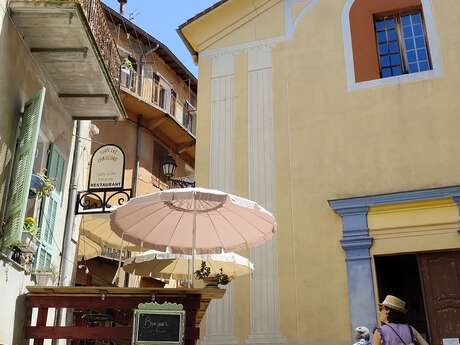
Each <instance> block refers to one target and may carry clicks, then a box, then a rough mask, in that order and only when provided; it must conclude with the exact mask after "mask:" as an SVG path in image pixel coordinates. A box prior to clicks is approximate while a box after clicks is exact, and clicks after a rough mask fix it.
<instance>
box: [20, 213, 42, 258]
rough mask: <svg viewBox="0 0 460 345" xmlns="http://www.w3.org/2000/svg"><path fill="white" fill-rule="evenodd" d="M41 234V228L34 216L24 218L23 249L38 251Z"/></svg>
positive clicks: (32, 251) (31, 251)
mask: <svg viewBox="0 0 460 345" xmlns="http://www.w3.org/2000/svg"><path fill="white" fill-rule="evenodd" d="M39 235H40V228H39V227H38V225H37V221H36V220H35V218H34V217H26V219H24V225H23V231H22V237H21V240H22V247H21V248H23V251H26V252H30V253H35V252H36V251H37V240H38V236H39Z"/></svg>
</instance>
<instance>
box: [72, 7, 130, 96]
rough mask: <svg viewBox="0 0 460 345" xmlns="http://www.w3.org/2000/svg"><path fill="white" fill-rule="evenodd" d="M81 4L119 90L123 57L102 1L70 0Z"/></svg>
mask: <svg viewBox="0 0 460 345" xmlns="http://www.w3.org/2000/svg"><path fill="white" fill-rule="evenodd" d="M69 1H72V2H76V3H78V4H80V6H81V8H82V9H83V12H84V13H85V16H86V19H87V21H88V24H89V27H90V28H91V31H92V33H93V36H94V39H95V41H96V44H97V46H98V49H99V52H100V53H101V55H102V59H103V61H104V64H105V66H106V67H107V70H108V72H109V74H110V77H111V78H112V81H113V83H114V85H115V87H116V88H117V89H119V86H120V68H121V63H122V61H121V57H120V54H119V53H118V49H117V44H116V42H115V40H114V38H113V36H112V31H111V30H110V27H109V24H108V22H107V19H106V17H105V12H104V10H103V8H102V5H101V3H100V0H69Z"/></svg>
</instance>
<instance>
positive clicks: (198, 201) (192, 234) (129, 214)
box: [110, 188, 276, 255]
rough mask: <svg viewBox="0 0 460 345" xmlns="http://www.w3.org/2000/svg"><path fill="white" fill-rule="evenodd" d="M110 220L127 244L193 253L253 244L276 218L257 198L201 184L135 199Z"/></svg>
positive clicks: (272, 229) (267, 235) (268, 236)
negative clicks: (195, 186)
mask: <svg viewBox="0 0 460 345" xmlns="http://www.w3.org/2000/svg"><path fill="white" fill-rule="evenodd" d="M110 219H111V221H110V225H111V228H112V230H113V231H114V232H115V233H116V234H117V235H118V236H120V237H121V238H122V239H123V240H124V241H126V242H127V243H130V244H134V245H136V246H140V247H142V248H148V249H155V250H160V251H163V252H166V251H167V249H168V251H170V252H172V253H182V254H192V255H193V254H194V253H195V250H196V253H199V254H210V253H221V252H222V251H224V252H233V251H239V250H241V249H246V248H252V247H255V246H257V245H260V244H262V243H264V242H265V241H267V240H269V239H271V237H272V236H273V234H274V232H275V231H276V222H275V218H274V217H273V216H272V214H271V213H270V212H268V211H267V210H265V209H264V208H263V207H261V206H259V205H258V204H257V203H256V202H254V201H250V200H247V199H244V198H241V197H238V196H235V195H232V194H227V193H224V192H220V191H217V190H212V189H204V188H182V189H170V190H166V191H161V192H157V193H153V194H149V195H144V196H141V197H137V198H133V199H131V200H130V201H129V202H127V203H126V204H125V205H123V206H121V207H119V208H117V209H116V210H115V211H114V212H113V213H112V214H111V216H110ZM193 249H195V250H193Z"/></svg>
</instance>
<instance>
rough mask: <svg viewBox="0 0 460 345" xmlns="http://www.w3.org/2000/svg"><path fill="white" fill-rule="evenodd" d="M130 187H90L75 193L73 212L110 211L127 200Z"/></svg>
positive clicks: (130, 194)
mask: <svg viewBox="0 0 460 345" xmlns="http://www.w3.org/2000/svg"><path fill="white" fill-rule="evenodd" d="M131 197H132V189H90V190H83V191H80V192H78V194H77V204H76V205H75V214H100V213H110V212H112V211H113V210H114V209H115V208H117V207H118V206H121V205H123V204H125V203H126V202H128V201H129V200H130V199H131Z"/></svg>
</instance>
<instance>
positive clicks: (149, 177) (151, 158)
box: [92, 120, 185, 195]
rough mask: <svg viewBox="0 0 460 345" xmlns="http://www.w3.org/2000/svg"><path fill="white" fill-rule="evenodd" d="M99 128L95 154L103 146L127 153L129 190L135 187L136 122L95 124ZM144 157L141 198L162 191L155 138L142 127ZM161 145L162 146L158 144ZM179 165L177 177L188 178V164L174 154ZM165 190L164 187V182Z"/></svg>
mask: <svg viewBox="0 0 460 345" xmlns="http://www.w3.org/2000/svg"><path fill="white" fill-rule="evenodd" d="M93 124H95V125H96V126H97V127H98V129H99V134H97V135H95V136H94V137H93V140H95V144H94V145H93V147H92V149H93V151H94V150H95V149H97V148H98V147H99V146H101V145H103V144H116V145H118V146H120V147H121V148H122V150H123V151H124V153H125V157H126V158H125V185H124V187H125V188H132V178H133V172H134V167H135V162H136V130H137V129H136V127H137V125H136V123H134V122H133V121H128V120H127V121H123V122H118V121H93ZM140 133H141V156H140V169H139V182H138V195H144V194H149V193H153V192H156V191H158V190H160V189H159V188H158V187H159V186H160V181H159V180H158V176H156V174H157V173H156V171H155V169H156V166H157V165H159V164H160V163H161V162H158V161H157V158H156V157H157V156H156V153H155V152H154V149H155V142H156V140H155V138H154V136H153V134H152V133H151V132H150V131H149V130H147V129H146V128H143V127H141V130H140ZM157 144H158V145H161V144H159V143H158V142H157ZM174 160H175V161H176V164H177V169H176V176H184V174H185V163H184V162H183V161H182V160H181V159H180V158H179V156H177V155H174ZM161 183H163V185H162V187H164V182H161Z"/></svg>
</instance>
